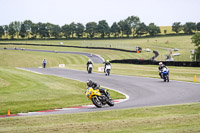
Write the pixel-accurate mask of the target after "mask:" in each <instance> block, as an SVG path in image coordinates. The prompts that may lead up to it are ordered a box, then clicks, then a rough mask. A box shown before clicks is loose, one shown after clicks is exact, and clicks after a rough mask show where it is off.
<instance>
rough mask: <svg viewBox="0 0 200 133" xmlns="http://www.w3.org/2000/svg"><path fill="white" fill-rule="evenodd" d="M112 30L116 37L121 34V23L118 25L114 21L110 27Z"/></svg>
mask: <svg viewBox="0 0 200 133" xmlns="http://www.w3.org/2000/svg"><path fill="white" fill-rule="evenodd" d="M110 32H111V33H112V34H114V36H115V38H116V37H117V36H118V35H119V33H120V28H119V25H118V24H117V23H116V22H114V23H113V24H112V26H111V28H110Z"/></svg>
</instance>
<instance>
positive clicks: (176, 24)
mask: <svg viewBox="0 0 200 133" xmlns="http://www.w3.org/2000/svg"><path fill="white" fill-rule="evenodd" d="M182 29H183V26H182V25H181V22H174V23H173V25H172V31H174V32H176V34H178V33H179V32H180V31H181V30H182Z"/></svg>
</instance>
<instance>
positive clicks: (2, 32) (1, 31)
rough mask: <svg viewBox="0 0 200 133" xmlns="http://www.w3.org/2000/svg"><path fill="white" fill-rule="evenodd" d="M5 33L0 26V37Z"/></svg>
mask: <svg viewBox="0 0 200 133" xmlns="http://www.w3.org/2000/svg"><path fill="white" fill-rule="evenodd" d="M4 34H5V32H4V28H3V26H0V38H2V36H3V35H4Z"/></svg>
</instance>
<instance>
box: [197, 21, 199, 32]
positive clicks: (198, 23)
mask: <svg viewBox="0 0 200 133" xmlns="http://www.w3.org/2000/svg"><path fill="white" fill-rule="evenodd" d="M197 30H198V31H200V22H199V23H197Z"/></svg>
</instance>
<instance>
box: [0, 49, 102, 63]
mask: <svg viewBox="0 0 200 133" xmlns="http://www.w3.org/2000/svg"><path fill="white" fill-rule="evenodd" d="M0 49H4V48H0ZM5 50H20V51H36V52H49V53H62V54H79V55H84V56H86V57H88V58H90V59H91V60H92V61H93V62H94V63H103V62H104V59H103V58H102V57H101V56H99V55H95V54H91V53H84V52H66V51H53V50H39V49H24V48H20V49H19V48H15V49H14V48H6V49H5Z"/></svg>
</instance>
